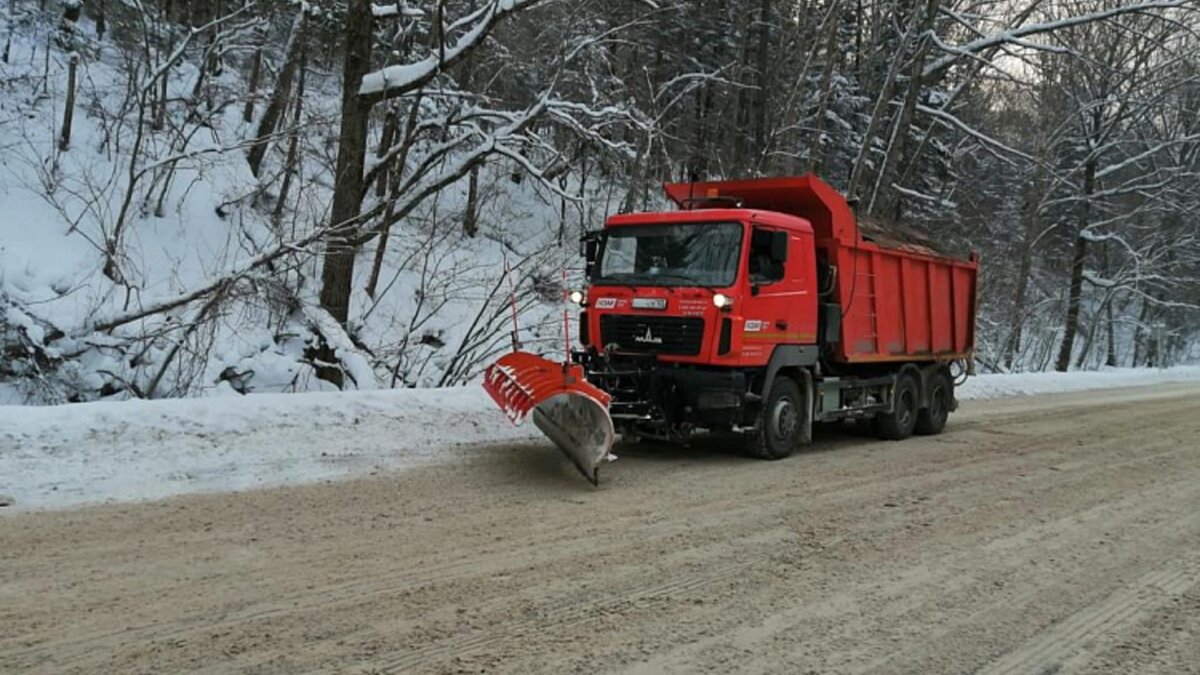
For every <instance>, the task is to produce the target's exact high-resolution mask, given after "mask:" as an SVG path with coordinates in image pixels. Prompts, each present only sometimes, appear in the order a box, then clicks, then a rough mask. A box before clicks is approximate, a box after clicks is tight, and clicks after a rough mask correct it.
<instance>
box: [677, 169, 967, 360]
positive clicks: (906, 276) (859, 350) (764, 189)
mask: <svg viewBox="0 0 1200 675" xmlns="http://www.w3.org/2000/svg"><path fill="white" fill-rule="evenodd" d="M664 188H665V190H666V192H667V195H668V196H669V197H670V198H671V199H672V200H673V201H675V203H676V204H678V205H679V206H681V207H682V208H695V207H702V206H725V207H728V206H732V205H733V204H732V203H731V202H734V203H736V204H737V205H738V206H741V207H744V208H751V209H762V210H768V211H777V212H780V213H786V214H789V215H793V216H798V217H800V218H804V219H805V220H807V221H809V222H810V223H811V224H812V227H813V232H814V234H815V238H816V247H817V259H818V261H820V263H821V264H822V265H824V266H828V270H829V272H828V273H827V274H826V275H824V276H823V282H822V283H825V284H832V286H833V288H832V292H831V293H830V294H829V295H828V296H824V297H823V298H822V302H826V303H829V302H836V304H837V305H838V307H839V308H840V317H841V318H840V331H839V332H838V335H839V339H838V342H837V344H836V345H835V347H834V358H835V359H836V360H838V361H841V362H844V363H870V362H883V361H932V360H952V359H960V358H967V357H968V356H970V354H971V352H972V351H973V350H974V348H975V310H976V305H977V300H976V284H977V277H978V271H979V264H978V258H977V257H976V256H975V255H974V254H972V255H971V256H970V257H968V258H965V259H960V258H955V257H951V256H947V255H943V254H939V253H937V252H936V251H934V247H933V246H931V245H930V244H929V243H928V242H925V241H922V240H920V239H919V238H917V237H914V236H912V235H911V233H908V232H903V231H900V230H898V229H893V230H891V231H888V230H887V226H886V225H882V224H879V223H874V222H873V223H872V228H871V230H870V231H869V232H868V233H867V235H866V236H865V237H864V234H863V231H862V230H861V229H860V228H859V225H858V222H857V220H856V218H855V214H854V211H853V209H851V208H850V205H849V204H847V202H846V199H845V198H844V197H843V196H842V195H841V194H840V193H838V191H837V190H835V189H834V188H833V187H831V186H830V185H829V184H827V183H825V182H824V181H822V180H821V179H819V178H817V177H816V176H814V175H812V174H808V175H805V176H797V177H789V178H762V179H752V180H739V181H715V182H697V183H672V184H667V185H665V186H664Z"/></svg>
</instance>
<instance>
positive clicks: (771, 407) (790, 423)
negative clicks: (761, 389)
mask: <svg viewBox="0 0 1200 675" xmlns="http://www.w3.org/2000/svg"><path fill="white" fill-rule="evenodd" d="M805 403H806V402H805V400H804V395H803V394H801V393H800V385H798V384H796V381H795V380H793V379H792V378H790V377H787V376H784V375H780V376H779V377H776V378H775V381H774V383H772V384H771V393H770V394H769V395H768V396H767V400H766V401H763V408H762V412H760V413H759V415H758V425H757V427H758V428H757V429H756V430H755V432H754V437H753V438H752V439H751V441H750V443H749V446H748V448H747V450H748V451H749V454H750V455H751V456H753V457H758V458H759V459H783V458H784V457H787V456H789V455H791V454H792V452H793V451H794V450H795V449H796V446H798V445H799V444H800V437H801V435H802V434H803V433H804V422H805V420H806V419H807V411H806V410H805V407H804V406H805Z"/></svg>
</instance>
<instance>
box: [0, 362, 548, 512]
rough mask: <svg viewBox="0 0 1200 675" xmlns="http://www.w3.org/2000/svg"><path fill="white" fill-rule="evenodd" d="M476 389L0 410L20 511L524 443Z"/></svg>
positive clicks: (284, 480)
mask: <svg viewBox="0 0 1200 675" xmlns="http://www.w3.org/2000/svg"><path fill="white" fill-rule="evenodd" d="M537 433H538V432H537V429H536V428H534V427H533V425H527V426H522V427H513V426H512V425H511V424H509V422H508V421H507V420H506V419H505V418H504V415H503V414H501V413H500V411H499V410H498V409H497V408H496V407H495V405H494V404H493V403H492V401H491V399H489V398H488V397H487V394H486V393H484V391H483V390H482V389H481V388H479V387H478V386H472V387H465V388H455V389H440V390H421V389H397V390H387V391H363V392H346V393H326V392H320V393H307V394H252V395H250V396H240V395H236V394H231V395H230V396H225V397H211V398H198V399H173V400H156V401H122V402H99V403H80V404H71V405H62V406H54V407H33V406H0V494H8V495H11V496H13V497H14V498H15V500H16V503H17V506H18V507H19V508H59V507H65V506H73V505H77V504H83V503H92V502H103V501H137V500H142V499H158V498H162V497H167V496H171V495H177V494H184V493H192V492H213V491H227V490H242V489H248V488H260V487H271V486H278V485H285V484H302V483H313V482H319V481H321V480H327V479H336V478H346V477H350V476H360V475H367V474H369V473H372V472H376V471H383V470H397V469H402V468H405V467H409V466H413V465H415V464H420V463H422V462H428V461H431V460H434V459H438V458H443V459H444V458H445V457H446V456H447V455H450V454H452V453H453V450H454V449H455V448H456V447H463V446H469V445H472V444H478V443H485V442H486V443H497V442H506V441H507V442H511V441H525V440H529V439H532V438H534V437H536V436H537Z"/></svg>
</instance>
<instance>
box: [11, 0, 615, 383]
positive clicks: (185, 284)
mask: <svg viewBox="0 0 1200 675" xmlns="http://www.w3.org/2000/svg"><path fill="white" fill-rule="evenodd" d="M14 7H16V5H14ZM3 11H4V8H0V12H3ZM14 11H15V10H14ZM3 18H4V17H2V16H0V23H2V22H3ZM19 20H20V22H21V23H20V25H21V27H22V30H21V31H19V32H16V33H14V34H13V37H12V42H11V45H10V46H9V48H8V60H7V61H6V62H5V63H0V149H2V151H3V157H4V161H3V166H2V167H0V203H3V206H4V214H3V217H0V343H2V344H3V345H5V353H6V362H4V363H2V364H0V404H3V403H7V404H14V403H22V402H26V403H61V402H67V401H87V400H98V399H106V400H107V399H127V398H165V397H178V396H204V395H211V394H220V393H228V392H232V391H241V392H248V391H253V392H291V391H308V390H333V389H335V387H334V386H333V385H332V384H330V383H328V382H325V381H322V380H320V379H318V378H317V377H316V376H315V367H316V366H319V365H325V362H322V361H320V357H319V356H317V350H318V348H319V347H320V346H321V345H323V344H327V345H330V346H332V347H333V348H334V354H335V356H336V358H337V359H338V363H337V364H335V365H336V366H337V367H338V368H340V369H342V370H343V371H344V373H345V375H346V377H345V385H344V386H345V387H346V388H348V389H375V388H379V387H385V388H387V387H413V386H436V385H447V384H456V383H461V382H463V381H465V380H468V379H470V378H471V377H473V376H474V375H475V374H476V373H477V372H478V370H479V368H480V366H481V365H482V364H483V363H485V362H486V361H487V359H488V357H489V355H490V354H492V353H494V352H495V351H496V350H497V349H502V348H504V346H505V345H506V344H507V342H508V341H509V330H510V328H509V326H508V323H507V322H508V317H507V311H506V310H507V306H508V301H509V298H510V288H511V287H512V286H515V287H516V294H517V296H518V298H517V304H518V305H519V309H520V310H521V313H522V328H523V330H524V334H523V335H522V339H523V340H524V341H525V342H526V344H527V345H528V346H530V347H531V348H534V349H538V348H542V347H546V348H548V347H550V346H554V347H555V349H557V342H558V340H559V337H558V335H559V330H558V326H560V324H561V319H560V315H559V312H560V311H561V309H562V306H561V304H560V302H559V301H560V298H561V294H562V290H561V289H562V280H563V273H564V271H565V272H567V273H568V274H569V275H570V276H569V278H572V279H574V278H576V276H577V275H578V269H577V265H578V263H577V262H576V255H575V244H574V242H575V240H576V238H577V236H578V232H579V231H580V229H581V228H582V227H583V225H584V223H590V222H594V221H595V220H596V219H597V218H598V214H600V213H603V212H605V211H608V210H610V206H609V204H610V201H611V200H613V199H616V198H618V197H619V196H620V195H619V194H617V193H616V192H615V191H614V190H612V188H611V186H606V187H605V188H604V189H600V188H595V187H592V188H589V189H587V190H583V189H582V188H581V186H580V185H579V181H578V180H576V179H575V178H574V177H572V176H565V177H564V182H563V183H562V189H564V190H567V191H572V192H574V193H579V194H582V195H583V198H582V200H580V201H577V202H564V200H563V199H562V198H561V197H560V196H557V195H555V194H554V193H552V192H551V191H550V190H548V189H546V188H545V187H543V186H542V185H541V184H540V183H539V182H537V181H533V180H514V167H513V166H512V165H511V163H509V162H505V161H501V160H497V161H494V162H491V163H488V164H485V165H484V166H483V168H482V169H481V172H480V176H479V180H478V195H477V207H476V208H477V214H476V220H477V225H476V226H477V228H478V234H477V236H474V237H468V236H464V235H463V232H462V227H463V226H462V222H463V219H464V210H465V209H466V203H467V198H468V185H467V183H466V181H462V182H459V183H458V184H452V185H449V186H447V187H446V188H445V189H443V190H441V191H439V192H438V193H437V194H435V195H433V196H431V197H430V198H429V199H428V200H426V201H425V202H423V203H422V204H421V205H420V206H419V208H417V209H416V210H414V211H413V213H411V214H410V215H409V216H408V217H406V218H404V219H402V220H400V221H399V222H398V223H397V224H396V225H395V226H394V227H393V228H392V229H391V231H390V238H389V239H388V242H389V243H388V246H387V248H386V250H385V253H384V255H383V256H382V257H381V259H380V263H381V264H380V267H379V270H378V273H377V275H374V276H376V277H377V278H376V280H375V288H376V291H375V294H374V296H371V295H368V294H367V293H359V292H356V293H355V294H354V296H353V305H352V308H351V316H352V317H353V319H352V325H351V326H350V327H349V331H348V332H347V331H346V330H343V328H342V327H340V326H339V325H338V324H337V322H336V321H333V320H331V319H330V317H329V316H328V314H326V313H325V312H324V310H322V309H321V308H320V307H319V304H318V301H317V294H318V292H319V290H320V281H319V280H320V269H319V262H320V260H319V254H320V252H321V246H320V242H319V241H314V242H305V243H304V245H303V246H295V245H292V244H290V243H289V242H296V241H301V242H303V241H304V240H305V238H306V236H307V235H308V233H311V232H315V231H318V230H319V228H321V227H322V226H323V225H324V224H325V223H326V221H327V219H328V217H329V203H330V201H331V195H332V193H331V182H332V179H331V172H332V170H331V163H332V158H331V156H330V154H329V153H330V151H331V149H332V148H333V144H334V143H335V141H336V137H337V124H336V122H337V120H336V113H337V102H338V96H339V83H338V81H337V78H336V77H332V76H331V75H330V74H329V73H328V72H327V68H326V67H325V65H324V64H320V63H314V64H313V65H312V67H311V68H310V70H309V72H308V73H307V81H306V85H305V86H306V90H305V95H304V97H303V107H302V113H301V117H300V119H299V121H298V122H297V123H296V125H295V126H294V127H284V128H281V129H280V131H279V132H278V134H279V136H280V138H279V139H277V140H276V142H274V143H273V144H272V145H271V148H270V151H269V152H268V154H267V156H266V160H265V163H264V167H265V168H264V169H263V172H261V173H260V175H258V176H255V175H254V174H253V173H252V172H251V169H250V166H249V163H248V162H247V154H246V153H247V149H248V148H249V147H250V146H251V145H252V142H253V139H254V134H255V132H256V123H257V117H255V118H254V119H253V120H252V121H249V122H248V121H247V120H246V119H245V117H244V115H245V113H244V108H243V106H242V105H241V101H240V98H239V97H240V96H241V92H243V91H245V90H246V89H247V88H248V84H247V82H246V81H245V79H244V78H243V72H244V71H243V69H241V68H235V67H226V68H224V69H223V70H221V71H220V72H219V73H209V72H202V69H201V68H200V67H199V66H198V65H197V63H198V62H199V63H202V62H203V60H202V58H201V57H202V56H203V55H204V54H205V52H204V51H203V50H202V49H201V47H202V46H203V45H202V44H201V43H200V42H199V37H197V38H196V40H197V44H196V46H195V48H194V49H192V50H191V51H188V52H186V54H185V57H184V58H181V59H180V60H178V61H177V62H173V63H170V64H167V63H166V61H165V59H167V58H169V56H170V55H169V54H168V53H166V52H165V51H164V52H163V53H155V54H153V55H152V56H151V57H150V58H151V61H152V62H155V63H158V64H160V66H161V68H162V69H163V71H164V72H166V74H167V75H166V77H165V81H166V82H167V87H168V88H167V91H166V94H167V98H168V100H169V101H170V102H169V103H168V104H166V106H165V109H164V110H163V111H162V113H161V115H162V116H163V120H162V122H161V123H158V122H154V123H150V122H147V121H146V120H145V119H143V118H144V117H145V116H146V115H156V114H159V113H157V112H155V110H154V109H153V105H152V101H150V100H149V96H150V93H149V92H150V89H149V88H150V87H151V86H152V85H153V86H157V84H155V83H156V80H154V79H153V78H151V77H148V76H146V75H144V74H139V71H137V69H136V68H135V69H133V70H131V67H130V64H129V63H128V59H129V45H128V44H123V43H122V42H121V41H120V38H119V36H117V37H114V36H112V34H110V36H109V37H105V38H103V39H98V38H95V37H93V36H94V35H95V33H96V27H95V25H94V24H93V23H92V22H91V21H90V20H89V19H87V18H86V17H85V18H84V19H81V21H80V22H79V24H78V26H77V28H76V31H75V33H74V35H75V39H76V40H78V42H79V44H78V48H77V53H78V55H79V59H78V63H79V75H78V81H79V85H78V94H77V103H76V108H77V109H76V114H75V116H74V123H73V130H72V134H71V138H70V143H69V147H68V148H67V149H65V150H64V149H62V148H60V146H59V136H60V134H59V130H60V127H61V123H62V116H63V109H64V105H65V99H66V91H65V90H66V87H67V79H68V78H67V70H68V68H69V63H70V60H71V58H72V56H71V53H72V52H71V51H70V50H67V49H65V48H64V47H63V46H62V45H60V44H59V33H58V31H59V29H58V27H57V24H55V23H53V22H52V21H51V19H49V18H47V17H46V16H42V15H39V14H37V13H36V12H33V11H27V12H25V13H23V14H21V15H20V17H19ZM111 20H112V18H111V17H110V21H111ZM260 23H261V22H259V23H255V24H254V25H253V26H251V28H253V29H254V30H263V29H264V28H263V27H262V26H261V25H260ZM235 28H236V27H235ZM235 28H231V29H230V32H231V33H234V34H236V30H235ZM246 30H250V28H247V29H246ZM231 39H232V38H231ZM47 45H50V48H49V51H47ZM233 46H234V47H236V44H235V45H233ZM227 58H228V59H230V65H234V64H241V63H242V62H243V61H244V60H245V58H246V55H245V54H244V53H242V52H239V51H237V50H234V49H232V48H231V50H230V52H229V56H228V57H227ZM138 87H143V90H141V93H140V94H139V93H138V89H137V88H138ZM131 91H132V93H131ZM266 93H268V92H266V91H264V92H262V94H263V95H265V94H266ZM261 107H262V104H261V103H260V104H259V106H258V108H257V109H256V110H258V111H261ZM293 134H296V135H297V139H298V141H299V144H298V149H299V154H300V157H299V161H298V163H297V165H296V166H295V168H294V170H290V169H289V167H290V164H289V159H288V143H287V142H285V141H287V140H288V139H289V138H290V137H291V136H292V135H293ZM414 152H416V151H415V150H414ZM292 174H294V176H293V175H292ZM289 176H290V177H291V187H290V191H287V192H285V189H286V188H284V186H283V185H284V182H285V178H289ZM517 178H519V175H518V176H517ZM564 233H565V236H564ZM380 242H381V240H380V239H376V240H375V241H374V242H372V243H371V244H369V245H367V246H364V247H362V249H361V250H360V253H359V256H358V259H359V264H358V265H357V267H356V277H355V282H354V285H355V288H356V289H362V288H366V287H368V286H369V284H370V281H371V277H372V276H373V275H372V266H373V263H374V261H375V256H376V251H377V250H378V248H379V246H380ZM560 244H561V246H560ZM289 247H291V248H289ZM272 252H276V253H281V254H280V255H278V256H277V258H275V259H274V260H272V261H270V262H267V263H266V264H262V265H255V261H256V260H260V259H261V258H262V257H263V256H264V255H269V254H271V253H272ZM506 264H507V265H508V266H510V267H511V268H513V270H514V271H513V272H512V273H511V280H512V281H511V284H510V282H509V280H508V278H507V277H508V276H509V275H506V273H505V271H504V270H505V266H506ZM205 288H210V289H212V288H215V290H214V291H213V292H211V293H209V294H207V295H205V296H200V297H199V298H197V300H195V301H193V302H187V303H183V302H179V300H180V299H184V298H186V297H187V296H188V294H189V293H194V292H195V291H196V289H205ZM177 302H178V304H177V305H176V304H175V303H177ZM143 313H145V316H141V314H143Z"/></svg>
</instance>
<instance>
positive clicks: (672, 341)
mask: <svg viewBox="0 0 1200 675" xmlns="http://www.w3.org/2000/svg"><path fill="white" fill-rule="evenodd" d="M703 340H704V319H700V318H696V317H672V316H632V315H623V314H606V315H604V316H602V317H600V345H599V346H602V347H607V346H608V345H611V344H614V343H615V344H616V345H617V346H618V347H620V348H621V349H623V350H626V351H631V352H655V353H657V354H676V355H679V356H695V355H696V354H699V353H700V343H701V341H703Z"/></svg>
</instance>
